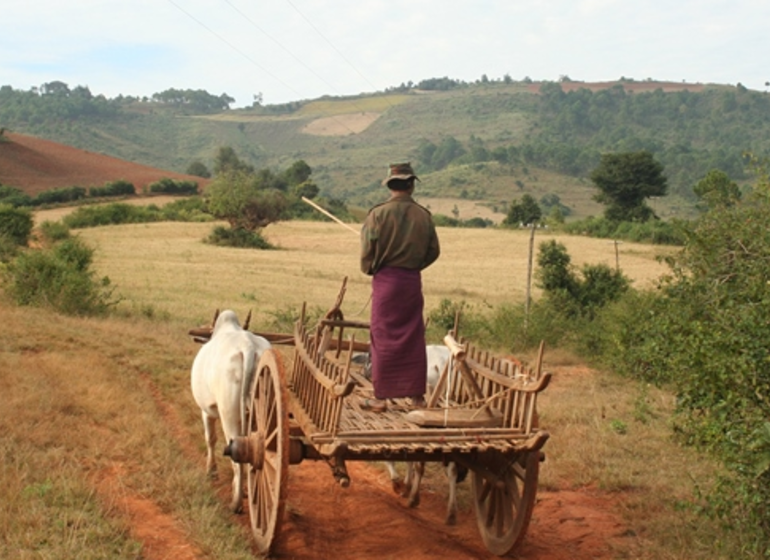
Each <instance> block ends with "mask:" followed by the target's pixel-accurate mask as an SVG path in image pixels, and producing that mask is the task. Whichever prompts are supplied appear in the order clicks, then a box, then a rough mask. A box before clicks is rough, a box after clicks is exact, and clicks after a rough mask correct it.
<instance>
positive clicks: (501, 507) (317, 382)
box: [190, 283, 551, 555]
mask: <svg viewBox="0 0 770 560" xmlns="http://www.w3.org/2000/svg"><path fill="white" fill-rule="evenodd" d="M344 291H345V284H344V283H343V287H342V290H341V291H340V294H339V296H338V298H337V301H336V303H335V305H334V307H333V308H332V309H331V310H330V311H329V312H328V313H327V314H326V315H325V316H324V317H323V318H322V319H321V320H320V321H319V322H318V324H317V325H315V326H314V327H312V328H308V327H307V326H306V324H305V323H306V318H305V308H304V307H303V309H302V316H301V317H300V319H299V320H298V321H297V322H296V324H295V326H294V332H293V333H292V334H264V333H261V336H265V337H266V338H268V339H269V340H271V341H272V342H273V344H288V345H292V346H293V347H294V363H293V366H292V368H291V370H290V371H285V370H284V365H283V362H282V359H281V356H280V354H279V353H278V352H277V351H276V350H275V349H273V350H269V351H267V352H265V353H264V354H263V356H262V358H261V359H260V361H259V364H258V367H257V372H256V375H255V379H254V383H253V385H252V388H251V400H250V403H251V404H250V410H249V418H248V430H247V433H246V434H245V435H244V436H242V437H239V438H236V439H235V440H234V441H232V442H230V444H229V446H228V449H227V450H226V454H227V455H230V456H231V458H232V459H233V460H234V461H237V462H240V463H245V464H247V465H249V468H248V469H247V470H248V501H249V516H250V520H251V528H252V531H253V534H254V538H255V541H256V543H257V545H258V548H259V550H260V551H261V552H262V553H265V554H266V553H268V552H269V551H270V548H271V545H272V544H273V540H274V537H275V536H276V534H277V533H278V532H279V530H280V525H281V521H282V518H283V513H284V505H285V495H286V488H287V478H288V473H289V469H288V467H289V465H293V464H298V463H300V462H302V461H303V460H324V461H326V462H327V463H328V464H329V465H330V467H331V471H332V474H333V476H334V478H335V479H336V480H337V481H338V482H339V483H340V484H341V485H342V486H343V487H347V486H348V485H349V484H350V479H349V477H348V473H347V469H346V462H348V461H424V462H443V463H446V462H448V461H454V462H456V463H458V464H461V465H464V466H465V467H467V468H468V469H469V471H470V478H471V493H472V500H473V505H474V510H475V514H476V522H477V524H478V528H479V531H480V533H481V538H482V539H483V541H484V544H485V545H486V547H487V548H488V550H489V551H490V552H492V553H493V554H497V555H505V554H507V553H509V552H510V551H512V550H513V549H514V548H515V547H516V546H517V545H518V544H519V543H520V542H521V541H522V539H523V537H524V535H525V533H526V530H527V526H528V524H529V521H530V518H531V516H532V509H533V507H534V504H535V494H536V491H537V480H538V470H539V465H540V462H541V461H542V460H543V459H544V455H543V453H542V451H541V448H542V447H543V445H544V444H545V442H546V440H547V439H548V437H549V434H548V433H547V432H545V431H543V430H541V429H540V428H539V426H538V419H537V412H536V402H537V395H538V393H539V392H540V391H542V390H543V389H545V388H546V386H547V385H548V383H549V381H550V377H551V376H550V373H545V372H543V371H542V346H541V349H540V353H539V355H538V359H537V363H536V364H535V366H534V368H526V367H522V366H521V365H520V364H517V363H514V362H513V361H510V360H506V359H501V358H499V357H496V356H493V355H492V354H490V353H488V352H486V351H483V350H480V349H479V348H476V347H475V346H474V345H473V344H471V343H470V342H467V341H465V340H463V339H459V340H458V338H457V332H456V328H455V332H450V333H449V334H448V335H447V336H446V338H445V339H444V342H445V344H446V345H447V346H448V347H449V348H450V349H451V352H452V356H453V358H452V359H450V361H449V363H448V365H447V367H446V368H445V369H444V371H443V372H442V374H441V377H440V381H439V383H438V386H437V387H436V389H435V391H434V392H433V393H432V394H431V395H428V399H427V401H428V408H427V409H422V410H414V411H409V410H408V409H407V408H406V403H403V404H402V403H399V402H397V401H391V403H390V406H389V407H388V410H387V411H386V412H372V411H366V410H362V409H361V407H360V405H359V403H360V402H361V400H362V398H363V397H366V396H371V395H372V388H371V384H370V382H369V381H368V379H367V378H366V377H365V376H364V375H362V371H361V368H360V367H356V366H354V364H353V362H352V361H351V356H352V355H353V354H354V352H356V351H368V343H362V342H356V341H355V337H354V336H352V337H350V338H349V339H348V340H344V339H343V333H344V331H345V329H348V330H349V331H350V330H352V331H355V330H357V329H368V324H366V323H360V322H353V321H346V320H345V319H344V317H343V315H342V312H341V309H340V306H341V303H342V298H343V296H344ZM196 332H197V335H198V336H200V335H201V333H200V331H199V330H197V331H196V330H193V331H190V333H191V334H196Z"/></svg>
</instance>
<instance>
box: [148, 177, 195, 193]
mask: <svg viewBox="0 0 770 560" xmlns="http://www.w3.org/2000/svg"><path fill="white" fill-rule="evenodd" d="M147 190H149V192H151V193H153V194H161V193H162V194H198V183H196V182H195V181H177V180H174V179H169V178H168V177H164V178H163V179H160V180H158V181H155V182H154V183H150V184H149V185H148V186H147Z"/></svg>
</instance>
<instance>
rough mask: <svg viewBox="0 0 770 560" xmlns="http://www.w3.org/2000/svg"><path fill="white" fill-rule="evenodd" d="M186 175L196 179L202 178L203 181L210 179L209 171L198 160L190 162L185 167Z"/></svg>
mask: <svg viewBox="0 0 770 560" xmlns="http://www.w3.org/2000/svg"><path fill="white" fill-rule="evenodd" d="M186 173H187V174H188V175H194V176H196V177H203V178H204V179H208V178H209V177H211V171H209V169H208V167H206V164H205V163H203V162H202V161H201V160H199V159H196V160H193V161H191V162H190V165H188V166H187V171H186Z"/></svg>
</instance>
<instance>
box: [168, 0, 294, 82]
mask: <svg viewBox="0 0 770 560" xmlns="http://www.w3.org/2000/svg"><path fill="white" fill-rule="evenodd" d="M167 1H168V3H169V4H171V5H172V6H174V7H175V8H176V9H177V10H179V11H180V12H182V13H183V14H184V15H186V16H187V17H189V18H190V19H191V20H193V21H194V22H195V23H197V24H198V25H200V26H201V27H203V28H204V29H205V30H206V31H208V32H209V33H211V34H212V35H213V36H214V37H216V38H217V39H219V40H220V41H222V42H223V43H224V44H225V45H227V46H228V47H230V48H231V49H232V50H234V51H235V52H237V53H238V54H239V55H241V56H242V57H243V58H245V59H246V60H248V61H249V62H251V63H252V64H253V65H254V66H256V67H257V68H259V69H260V70H262V71H263V72H264V73H265V74H267V75H268V76H270V77H271V78H273V79H274V80H275V81H276V82H278V83H279V84H281V85H282V86H284V87H285V88H287V89H288V90H290V91H292V92H294V94H295V95H297V97H302V94H300V93H299V92H298V91H296V90H295V89H294V88H293V87H291V86H290V85H289V84H287V83H286V82H284V81H283V80H281V79H280V78H279V77H278V76H276V75H275V74H273V73H272V72H270V71H269V70H268V69H267V68H265V67H264V66H262V65H261V64H260V63H258V62H257V61H256V60H254V59H253V58H251V57H250V56H249V55H248V54H246V53H245V52H243V51H242V50H240V49H239V48H238V47H236V46H235V45H233V44H232V43H231V42H230V41H228V40H227V39H225V38H224V37H222V36H221V35H220V34H219V33H217V32H216V31H214V30H213V29H211V28H210V27H209V26H208V25H206V24H205V23H203V22H202V21H201V20H199V19H198V18H196V17H195V16H194V15H192V14H191V13H190V12H188V11H187V10H185V9H184V8H182V7H181V6H180V5H179V4H177V3H176V2H174V0H167Z"/></svg>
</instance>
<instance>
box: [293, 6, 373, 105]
mask: <svg viewBox="0 0 770 560" xmlns="http://www.w3.org/2000/svg"><path fill="white" fill-rule="evenodd" d="M286 2H287V3H288V4H289V6H291V7H292V8H294V10H295V11H296V12H297V13H298V14H299V15H300V16H301V17H302V19H304V20H305V21H306V22H307V24H308V25H309V26H310V27H312V28H313V31H315V32H316V33H318V36H319V37H321V39H323V40H324V41H326V43H327V44H328V45H329V46H330V47H331V48H332V49H334V52H336V53H337V54H338V55H340V58H342V60H344V61H345V62H347V63H348V66H350V67H351V68H352V69H353V70H354V71H355V72H356V73H357V74H358V75H359V76H361V77H362V78H363V79H364V81H365V82H366V83H367V84H369V87H371V88H372V89H373V90H374V91H376V90H377V87H376V86H375V85H374V84H373V83H372V82H370V81H369V79H368V78H367V77H366V76H364V75H363V74H362V73H361V72H360V71H359V70H358V68H356V66H355V65H354V64H353V63H352V62H350V61H349V60H348V59H347V58H346V57H345V55H344V54H342V52H340V50H339V49H338V48H337V47H335V46H334V44H333V43H332V42H331V41H330V40H329V39H327V38H326V36H325V35H324V34H323V33H321V30H320V29H318V28H317V27H316V26H315V24H313V22H312V21H310V20H309V19H308V18H307V17H305V14H303V13H302V12H301V11H300V10H299V8H297V6H295V5H294V4H293V3H292V1H291V0H286Z"/></svg>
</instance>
